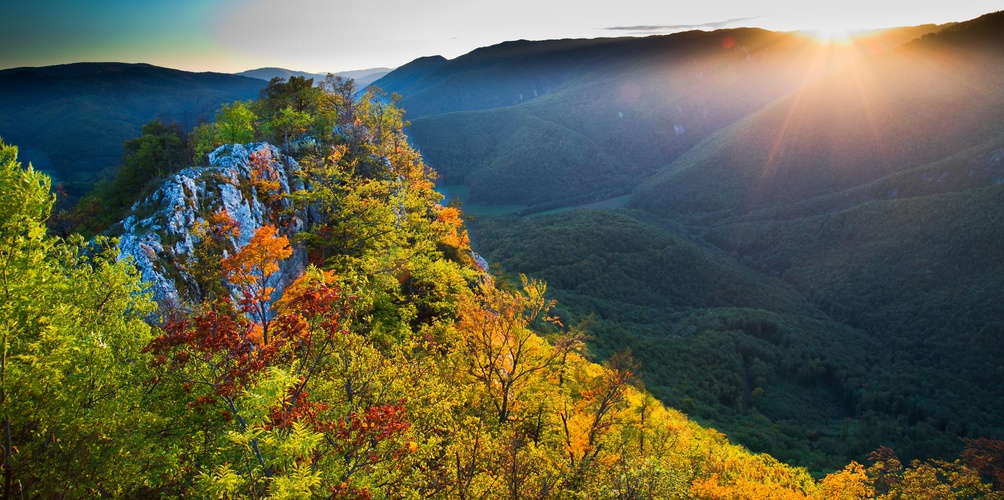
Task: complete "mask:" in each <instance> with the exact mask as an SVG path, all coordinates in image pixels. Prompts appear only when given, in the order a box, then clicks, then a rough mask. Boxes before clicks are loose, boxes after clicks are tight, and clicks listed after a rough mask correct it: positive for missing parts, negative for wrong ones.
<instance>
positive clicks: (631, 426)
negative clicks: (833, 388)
mask: <svg viewBox="0 0 1004 500" xmlns="http://www.w3.org/2000/svg"><path fill="white" fill-rule="evenodd" d="M341 85H345V87H344V88H312V89H313V90H309V92H312V93H315V94H319V93H325V94H324V96H326V97H331V96H332V95H352V94H353V93H352V92H351V90H352V87H351V85H350V84H346V83H344V82H342V83H341ZM283 90H289V89H288V88H279V89H277V93H276V94H275V95H271V96H268V97H262V98H261V99H284V98H303V97H310V96H309V95H307V96H305V95H304V94H302V93H300V92H299V90H300V89H299V88H296V90H297V92H294V93H292V94H291V95H284V94H282V93H281V92H278V91H283ZM328 92H331V93H332V94H328ZM374 99H375V96H374V95H373V94H364V95H363V97H362V98H361V99H360V100H357V101H351V100H336V99H320V100H317V101H316V102H317V103H318V108H317V114H314V113H313V112H312V113H309V114H308V115H309V117H310V118H311V119H312V120H325V119H326V117H328V116H335V117H337V120H338V121H337V127H338V128H337V129H336V130H337V132H333V133H332V134H331V135H330V136H326V137H322V138H321V139H320V141H319V142H314V143H310V144H309V145H308V144H307V143H305V142H298V144H301V146H300V148H299V149H297V150H296V151H295V152H290V151H288V150H287V151H284V148H280V147H277V146H273V145H270V144H267V143H249V144H224V145H222V146H220V147H219V148H217V149H216V150H215V151H213V152H212V153H211V154H210V155H209V164H208V166H202V167H192V168H188V169H184V170H182V171H180V172H178V173H176V174H174V175H172V176H170V177H169V178H167V179H165V180H164V182H163V183H162V184H161V186H160V187H159V189H157V190H156V191H155V192H154V193H153V194H152V195H151V196H150V197H149V198H146V199H144V200H141V202H140V203H137V204H135V205H134V206H133V208H132V210H131V213H130V216H129V217H128V218H127V219H126V220H125V221H123V223H122V224H121V226H120V227H118V229H117V233H118V234H119V235H120V236H121V239H120V240H119V241H118V243H117V244H116V242H114V241H111V240H109V239H107V238H104V237H99V238H95V239H93V240H91V241H84V240H83V239H82V238H80V237H79V235H72V236H70V237H68V238H62V237H59V236H54V235H49V234H46V231H45V225H44V223H45V219H46V217H47V216H48V214H49V213H50V211H51V210H52V205H53V200H52V197H51V196H50V193H49V189H50V179H49V178H47V177H46V176H45V175H43V174H40V173H39V172H36V171H35V170H34V169H32V168H31V167H30V166H29V167H28V168H27V169H25V168H22V167H21V165H20V163H19V162H18V152H17V149H16V148H15V147H12V146H7V145H6V144H2V143H0V204H2V206H3V208H4V210H0V229H2V231H0V259H2V261H3V263H4V269H5V272H4V273H2V274H0V292H2V293H3V296H4V297H5V298H6V300H5V302H4V304H3V307H0V324H2V325H4V330H3V332H4V333H3V341H4V352H5V354H6V355H7V357H6V358H5V362H4V363H3V364H2V365H0V394H2V395H3V397H2V398H0V419H2V421H3V429H4V430H3V434H4V437H5V440H6V441H7V442H8V443H10V445H9V446H7V447H5V449H4V454H3V470H4V481H3V483H2V492H0V493H2V494H3V495H4V496H24V497H32V498H33V497H62V496H76V495H85V496H89V497H104V496H126V497H143V498H147V497H171V498H180V497H185V498H190V497H212V498H283V499H285V498H289V499H292V498H314V497H325V498H355V499H363V498H389V497H395V498H397V497H400V498H404V497H408V498H471V497H477V498H486V499H495V498H499V499H501V498H527V497H532V498H633V497H639V496H643V497H653V498H707V499H725V498H743V499H759V498H790V499H800V500H808V499H830V498H864V497H874V496H879V497H880V498H898V497H900V496H901V495H902V494H903V493H904V492H912V491H938V492H945V493H949V494H956V493H957V494H959V495H965V496H966V497H967V498H987V499H991V498H999V495H998V492H997V491H995V490H994V489H993V488H994V487H995V484H994V482H993V481H995V480H996V479H995V478H997V477H998V476H999V471H1000V468H999V467H998V465H999V464H996V463H995V462H992V461H991V462H988V461H986V460H987V457H988V456H989V457H991V458H992V455H988V453H992V452H993V450H994V449H995V448H994V447H995V446H997V445H998V444H999V443H995V442H987V441H979V442H974V443H972V444H971V445H970V447H969V448H968V449H967V455H965V456H964V458H965V461H962V460H959V461H956V462H951V463H949V462H936V461H923V462H920V461H918V462H913V463H911V464H909V465H907V466H903V464H902V462H901V461H900V460H899V459H898V458H897V457H896V455H895V454H894V453H892V452H891V451H890V450H888V449H879V450H877V451H876V452H875V453H873V454H871V455H870V458H869V465H868V466H867V467H865V466H863V465H861V464H859V463H848V464H845V465H843V466H838V467H837V468H838V469H839V470H837V471H836V472H834V473H832V474H829V475H826V476H825V477H821V478H819V479H816V478H813V477H812V476H811V475H810V474H809V472H808V471H807V470H806V469H804V468H800V467H794V466H790V465H786V464H784V463H782V462H779V461H778V460H777V459H775V458H773V457H771V456H768V455H765V454H756V453H751V452H750V451H748V450H747V449H745V448H743V447H741V446H737V445H735V444H732V443H730V442H729V440H728V439H727V437H726V436H725V435H724V434H722V433H721V432H719V431H716V430H714V429H712V428H706V427H702V426H700V425H698V424H696V423H695V422H693V421H691V420H690V419H688V418H687V417H686V416H685V415H684V414H683V413H680V412H679V411H677V410H673V409H670V408H667V407H666V406H664V405H663V404H660V403H659V402H658V401H656V400H655V399H654V398H653V397H652V396H651V394H650V393H648V392H647V391H646V390H645V389H644V388H643V387H642V385H641V383H640V381H639V378H638V374H637V370H638V366H637V364H636V362H635V361H634V360H633V359H632V357H631V355H630V353H628V352H617V353H615V354H612V355H609V356H605V357H606V359H605V361H603V362H602V363H597V362H594V361H591V360H590V359H591V357H592V355H591V354H590V351H589V349H588V348H586V347H585V345H584V344H583V341H585V340H587V339H588V337H589V336H590V335H591V334H592V333H593V326H592V325H590V324H588V323H567V324H566V323H565V322H563V321H562V319H563V318H561V316H562V313H561V311H560V310H556V309H555V305H556V304H555V302H554V301H553V299H551V298H550V297H551V294H550V293H549V292H548V286H547V284H546V283H544V282H542V281H539V280H536V279H530V278H527V277H525V276H521V277H520V278H519V280H518V282H511V281H506V280H502V279H498V278H497V277H495V276H493V275H492V274H490V273H488V272H487V271H486V269H485V268H484V267H483V265H482V263H481V261H480V259H479V258H477V256H476V254H473V253H472V252H471V249H470V247H469V244H468V243H469V242H468V238H467V233H466V230H465V228H464V225H463V222H462V219H461V218H462V213H461V212H459V211H458V210H457V209H456V208H453V207H444V206H443V205H441V204H439V203H438V202H439V199H440V197H439V196H438V195H436V193H435V192H434V191H433V189H432V187H433V184H432V182H431V177H430V176H431V174H432V171H431V170H430V169H428V168H427V167H426V166H425V165H424V164H423V162H422V160H421V158H420V156H418V155H417V154H416V152H415V151H414V150H411V149H410V148H409V147H407V145H406V142H405V137H404V135H403V132H402V125H403V122H402V121H401V120H400V112H398V111H397V110H395V109H394V108H393V107H391V106H388V105H385V104H383V103H380V102H379V101H376V100H374ZM271 104H275V103H274V102H273V103H271ZM329 106H330V107H329ZM256 107H260V108H262V109H267V107H265V106H256ZM374 130H380V131H381V132H382V133H381V134H379V135H374V134H372V132H373V131H374ZM257 133H262V132H257ZM296 139H298V140H299V139H302V137H299V138H296ZM318 151H325V152H329V153H330V154H328V155H327V156H325V157H324V158H323V159H319V158H321V157H320V156H319V155H318V154H317V153H318ZM593 215H598V216H599V217H601V219H602V218H606V219H605V220H603V222H609V223H612V224H614V225H615V227H619V228H621V234H619V235H615V236H616V237H617V238H618V239H623V240H629V238H630V236H631V235H635V236H641V237H644V233H645V232H646V231H648V230H650V229H656V228H657V226H654V225H652V223H651V222H649V221H647V220H644V219H643V218H635V217H633V216H627V215H625V214H620V213H616V214H613V215H611V214H605V213H603V212H599V213H597V214H593V213H587V212H582V213H573V214H568V215H564V216H557V218H556V219H555V221H556V222H557V223H558V224H559V225H560V226H561V227H563V228H566V229H564V231H566V233H565V236H567V237H568V238H569V239H577V238H575V237H574V234H572V233H573V232H574V231H577V229H576V228H577V227H578V224H577V223H576V221H577V220H580V221H581V220H582V219H588V218H589V217H592V216H593ZM610 217H612V219H611V218H610ZM563 219H565V220H563ZM583 235H584V236H590V235H589V234H588V231H586V232H585V233H583ZM601 243H603V242H601ZM625 243H626V244H628V245H629V246H628V247H626V248H625V249H624V250H626V251H628V252H626V254H629V253H630V252H629V251H630V250H631V247H633V246H635V245H636V243H635V242H633V241H625ZM698 246H699V245H696V244H694V243H693V242H691V241H689V239H688V238H687V237H686V236H685V235H683V234H681V233H679V232H678V231H677V230H675V229H672V228H663V234H662V237H661V238H660V239H658V240H654V241H651V242H650V244H649V245H648V248H647V251H649V252H653V251H654V252H662V253H663V255H664V256H665V258H664V259H663V260H662V261H659V262H657V266H662V265H663V264H666V265H667V266H668V267H669V268H670V271H671V272H672V274H675V275H680V274H683V273H686V272H687V270H688V269H694V268H695V267H700V265H695V264H696V263H698V262H703V263H704V264H701V265H703V267H706V268H715V269H717V270H718V273H719V275H718V277H720V278H722V279H724V278H725V277H726V276H732V277H736V278H737V280H736V281H737V282H736V287H735V289H734V290H730V291H728V293H726V294H725V296H723V294H722V293H720V292H717V291H716V290H715V288H717V287H716V286H710V285H707V284H706V285H705V287H704V293H703V294H701V295H699V296H696V297H690V296H688V295H687V294H675V295H673V300H674V301H681V302H684V303H687V304H688V305H690V306H692V307H693V308H694V309H695V310H694V313H695V314H694V315H693V316H692V317H691V318H688V319H687V320H686V321H687V322H689V323H690V325H689V326H688V327H687V328H685V331H678V332H674V334H675V335H682V336H684V337H692V338H697V339H700V340H698V342H699V343H704V342H710V343H712V344H715V343H717V344H720V345H722V346H728V345H729V344H731V343H732V342H735V344H736V346H737V349H736V350H735V352H730V351H728V350H727V349H719V350H713V349H712V350H708V349H702V348H698V347H696V346H695V345H693V344H691V345H688V346H686V347H683V348H682V349H683V350H686V349H691V350H692V351H693V352H695V353H696V352H704V353H707V354H710V355H712V359H709V360H707V362H708V364H709V366H714V365H716V364H717V363H718V362H719V361H726V360H730V361H736V360H738V359H739V358H742V359H743V360H744V361H746V362H748V363H750V368H751V369H752V370H753V373H754V374H755V375H756V377H757V378H756V379H754V382H755V383H756V384H758V385H757V388H756V389H754V390H753V393H752V394H751V395H750V396H751V398H752V399H751V401H750V402H749V404H755V405H762V407H763V408H764V409H765V411H769V410H768V409H770V408H772V407H774V403H771V401H770V396H768V394H770V393H771V392H772V389H771V388H770V387H772V386H771V385H770V383H769V380H768V379H769V378H770V377H771V374H770V373H768V372H766V371H764V370H763V368H762V365H763V363H762V362H761V361H759V360H760V357H761V356H768V357H769V356H772V355H783V356H787V355H788V354H789V353H790V352H791V351H792V350H794V351H800V350H801V348H800V347H798V346H799V345H801V344H802V342H803V341H804V335H801V332H799V331H797V330H799V329H805V328H806V326H807V325H810V326H811V325H816V326H818V327H819V328H820V330H821V331H823V332H824V333H826V334H832V333H833V331H832V330H828V329H831V328H833V325H830V324H829V323H828V322H827V321H826V319H825V317H823V316H821V315H819V314H818V313H817V312H815V311H813V310H812V308H811V307H810V306H808V305H807V304H806V303H805V301H804V300H801V299H800V297H798V295H797V294H794V293H792V292H791V291H790V289H788V288H787V287H786V286H784V285H783V284H781V283H779V282H777V281H776V280H770V279H765V278H764V277H762V276H758V275H756V274H755V273H752V272H749V271H745V270H742V269H740V268H738V266H737V265H736V264H735V263H733V262H731V261H730V260H729V259H728V258H727V257H725V256H723V255H711V254H708V253H706V252H703V251H701V250H700V249H698V248H697V247H698ZM552 257H558V256H557V255H554V256H552ZM569 257H571V258H575V257H577V256H575V255H570V256H569ZM304 259H305V261H306V263H307V266H306V267H305V268H304V266H303V265H302V264H303V262H304ZM536 260H537V258H536V257H534V261H536ZM542 262H543V264H544V265H545V266H549V267H553V266H555V265H560V258H557V259H552V260H544V261H542ZM613 263H614V265H615V266H616V265H618V264H619V263H618V262H613ZM136 264H139V268H140V269H137V267H136ZM291 264H292V265H291ZM674 265H676V266H678V268H677V269H672V268H673V266H674ZM625 269H630V268H622V270H625ZM140 271H141V272H142V280H143V282H141V280H140V274H139V273H140ZM144 282H145V283H146V284H155V285H156V289H155V290H154V291H155V292H156V293H155V295H154V297H153V298H155V299H156V301H157V302H154V301H153V300H152V298H151V296H150V294H149V293H147V289H146V286H145V285H144ZM705 283H707V282H705ZM172 284H173V285H174V286H170V285H172ZM563 284H564V285H565V286H566V287H567V286H568V283H563ZM650 284H651V285H652V286H651V288H652V289H657V288H658V287H659V284H660V280H658V279H653V280H650ZM161 285H167V286H161ZM607 285H609V286H611V287H616V283H613V282H611V283H607ZM165 292H166V293H165ZM729 294H734V298H736V299H737V300H742V301H744V304H745V306H747V307H746V309H744V310H742V311H726V310H721V311H716V310H714V309H716V308H717V307H718V306H719V305H720V304H721V303H722V301H723V300H725V301H728V300H730V298H729V297H728V296H727V295H729ZM611 296H622V297H623V298H624V299H626V300H631V299H630V298H629V297H628V296H627V295H625V294H624V293H623V291H621V290H616V289H615V290H613V292H612V295H611ZM573 307H574V306H573ZM618 309H619V308H618ZM53 311H58V314H53ZM555 312H557V313H558V317H555V316H554V313H555ZM628 312H630V311H628ZM565 319H567V318H565ZM709 328H710V330H709ZM716 329H717V334H716V332H715V331H712V330H716ZM740 332H741V333H740ZM685 344H686V342H685ZM828 346H829V347H830V349H828V351H830V354H832V355H833V356H834V357H840V356H844V355H848V356H855V355H857V353H853V352H852V353H848V352H845V351H843V350H842V348H841V345H840V344H839V343H837V342H831V343H830V344H828ZM856 347H857V348H859V349H866V347H865V346H863V345H861V344H858V345H856ZM618 350H619V349H618ZM811 354H812V353H807V355H811ZM813 363H816V362H815V361H811V362H810V361H808V360H805V361H804V364H797V363H796V364H795V365H793V367H792V369H795V367H796V366H797V367H798V370H799V372H801V371H802V370H803V369H805V370H808V371H807V372H806V374H805V377H806V381H807V383H809V382H808V381H810V380H816V382H815V384H823V385H824V386H825V385H826V382H825V381H824V380H825V376H823V379H819V374H818V373H815V372H814V370H815V369H814V366H813ZM719 368H721V369H719V370H716V371H715V372H713V373H712V374H711V376H710V377H706V379H710V380H706V381H705V382H711V383H712V384H714V385H719V386H726V387H727V386H729V385H730V384H731V385H733V386H734V385H735V384H734V382H735V381H734V380H732V376H733V374H732V373H729V368H731V367H730V366H725V365H722V366H720V367H719ZM719 377H721V378H719ZM761 377H763V380H761ZM813 377H815V379H813ZM871 377H872V376H871V375H869V380H872V378H871ZM880 378H881V377H879V379H880ZM810 385H811V384H810ZM763 387H767V389H766V392H765V391H764V389H763ZM807 387H809V386H807ZM676 389H678V386H676V384H674V389H673V390H676ZM696 389H697V390H707V391H712V390H715V389H714V388H712V386H711V385H710V384H707V383H703V384H702V386H701V387H698V388H696ZM725 390H726V391H730V392H731V393H732V394H731V395H730V396H731V397H734V401H735V404H739V405H742V404H747V403H746V402H744V395H743V394H742V392H741V389H738V390H737V387H732V388H731V389H725ZM826 391H827V389H825V388H824V389H823V392H824V393H825V392H826ZM687 392H689V390H688V391H687ZM825 397H827V396H824V398H825ZM821 410H822V411H824V412H825V411H826V410H824V409H822V408H821ZM38 429H44V430H45V432H38V431H37V430H38ZM981 474H983V475H985V478H984V476H981ZM995 474H996V475H995ZM996 486H997V487H999V486H1000V485H999V484H998V485H996Z"/></svg>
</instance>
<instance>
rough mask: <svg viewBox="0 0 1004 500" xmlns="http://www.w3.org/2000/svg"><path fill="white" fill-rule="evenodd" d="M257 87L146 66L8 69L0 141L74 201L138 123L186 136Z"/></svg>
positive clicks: (242, 80) (0, 103)
mask: <svg viewBox="0 0 1004 500" xmlns="http://www.w3.org/2000/svg"><path fill="white" fill-rule="evenodd" d="M262 87H264V84H263V83H262V82H261V81H260V80H257V79H253V78H246V77H242V76H236V75H227V74H221V73H190V72H185V71H177V70H172V69H166V68H159V67H156V66H150V65H146V64H120V63H79V64H67V65H61V66H48V67H44V68H15V69H7V70H2V71H0V95H2V96H3V99H0V137H3V138H4V139H5V140H7V141H11V142H13V143H16V144H19V145H20V146H21V148H22V151H23V152H24V154H26V155H29V156H30V157H31V158H32V159H33V162H34V164H35V166H36V167H37V168H39V169H41V170H43V171H45V172H46V173H48V174H50V175H52V176H53V178H54V179H55V181H56V182H57V183H66V184H67V185H68V187H69V188H70V191H71V192H72V194H75V195H80V194H83V193H84V192H86V190H87V189H88V188H89V186H90V184H91V183H92V182H94V180H95V179H96V178H97V176H98V174H99V173H100V172H101V171H102V170H105V169H108V168H110V167H114V166H117V165H118V164H120V162H121V160H122V143H123V142H125V141H126V140H127V139H132V138H134V137H136V136H138V135H139V134H140V128H141V127H142V125H143V124H144V123H147V122H149V121H151V120H153V119H156V118H160V119H161V120H162V121H163V122H164V123H171V122H178V123H179V124H180V125H181V126H182V127H183V128H185V129H190V128H191V127H193V126H195V125H197V124H198V123H200V122H202V121H205V120H209V119H211V118H212V116H213V111H215V110H216V109H217V108H219V106H220V104H222V103H226V102H232V101H236V100H246V99H253V98H255V97H257V96H258V92H259V91H260V90H261V88H262Z"/></svg>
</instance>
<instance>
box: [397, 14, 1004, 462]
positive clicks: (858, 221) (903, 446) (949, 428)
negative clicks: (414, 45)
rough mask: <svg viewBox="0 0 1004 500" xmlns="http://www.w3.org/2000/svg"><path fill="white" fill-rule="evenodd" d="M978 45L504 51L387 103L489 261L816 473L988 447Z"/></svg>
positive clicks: (931, 32)
mask: <svg viewBox="0 0 1004 500" xmlns="http://www.w3.org/2000/svg"><path fill="white" fill-rule="evenodd" d="M1001 33H1004V14H1002V13H995V14H988V15H986V16H982V17H980V18H978V19H974V20H971V21H968V22H963V23H957V24H953V25H949V26H934V25H925V26H918V27H913V28H902V29H897V30H890V31H886V32H881V33H872V34H870V35H869V36H865V37H862V38H859V39H856V40H854V41H852V42H850V43H827V42H825V41H821V40H817V39H813V38H811V37H806V36H804V35H800V34H796V33H772V32H768V31H763V30H757V29H731V30H719V31H714V32H689V33H679V34H675V35H668V36H664V37H651V38H646V39H609V40H596V41H570V40H566V41H548V42H512V43H508V44H501V45H498V46H495V47H488V48H484V49H479V50H478V51H475V52H472V53H470V54H468V55H466V56H463V57H459V58H457V59H454V60H451V61H436V64H435V65H427V66H428V67H427V68H426V70H424V71H421V72H415V73H414V74H413V76H412V77H410V78H409V79H401V80H407V81H408V84H407V85H406V86H402V87H399V89H400V91H401V93H402V96H403V98H402V100H401V102H402V103H403V105H404V107H405V108H406V109H407V110H408V112H409V115H407V117H408V118H410V119H411V121H412V125H411V127H410V128H409V135H410V136H411V138H412V141H413V143H414V144H415V146H416V147H417V148H418V149H420V150H421V151H422V153H423V155H424V157H425V158H426V160H427V161H428V162H429V163H430V164H431V165H432V166H433V167H435V168H436V169H437V170H439V172H440V173H441V178H440V179H441V180H440V182H441V184H442V189H443V190H444V191H445V192H449V193H457V194H459V197H460V201H462V202H463V204H464V206H465V207H467V208H469V211H470V212H473V213H475V216H474V220H473V221H472V222H471V227H472V238H473V239H474V241H475V242H476V243H477V245H476V246H477V248H478V250H479V251H481V252H482V253H483V254H484V255H485V256H486V257H487V258H488V259H489V260H490V261H493V262H496V263H498V264H500V266H501V268H502V269H504V270H506V271H509V272H513V273H520V272H523V273H529V274H530V275H531V276H534V277H540V278H543V279H546V280H547V281H549V282H550V283H551V284H552V287H551V289H552V290H553V292H554V294H555V297H558V298H559V299H560V302H561V303H562V304H564V306H563V309H562V310H561V315H562V317H563V318H568V319H569V320H578V319H583V318H589V317H591V318H592V319H591V321H592V324H593V334H594V340H593V341H592V345H593V346H594V347H596V348H597V349H599V350H601V352H602V351H605V352H612V351H613V350H615V349H617V348H622V347H624V346H631V347H632V349H633V350H634V352H635V353H636V354H637V357H638V358H639V360H640V362H641V366H642V369H643V371H644V373H645V374H646V384H647V386H648V387H650V388H651V389H652V390H653V392H654V393H655V394H656V395H658V396H659V397H660V398H663V400H664V401H667V402H669V403H670V404H671V405H675V406H677V407H680V408H684V409H687V410H688V411H690V412H691V414H692V415H693V416H695V417H696V418H698V419H700V420H701V421H702V422H705V423H708V424H709V425H714V426H715V427H716V428H720V429H723V430H725V431H726V432H728V433H729V435H730V436H732V437H734V438H736V439H737V440H739V441H740V442H743V443H745V444H747V445H748V446H751V447H753V448H754V449H756V450H760V451H769V452H770V453H772V454H774V455H775V456H779V457H781V458H782V459H784V460H788V461H791V462H793V463H799V464H803V465H808V466H810V467H811V468H813V469H814V470H829V469H832V468H834V467H837V466H838V465H837V462H838V461H839V460H837V459H836V457H842V459H841V460H844V461H846V460H848V459H850V458H855V459H862V457H864V456H865V455H866V454H867V453H868V452H869V451H870V450H873V449H875V448H876V447H878V446H881V445H888V446H892V447H893V448H895V449H896V450H897V451H900V452H901V453H903V454H904V455H907V456H911V457H924V456H943V457H951V456H953V455H954V453H956V452H957V451H958V450H959V449H961V448H962V447H963V446H964V442H963V441H962V438H978V437H992V438H1000V437H1002V436H1004V427H1002V424H1004V422H1002V420H1001V418H1000V415H1002V414H1004V406H1002V403H1001V402H1002V401H1004V398H1002V396H1004V393H1002V392H1001V388H1002V387H1004V384H1002V383H1001V381H1002V380H1004V372H1001V367H1000V363H999V362H998V360H999V359H1000V357H1001V355H1002V353H1001V352H1000V349H1001V346H1002V345H1004V337H1002V335H1004V329H1001V327H1000V318H1001V317H1002V316H1004V310H1002V309H1001V304H1004V297H1002V295H1001V292H1000V290H1004V274H1002V273H1001V272H999V270H1000V266H999V265H998V263H999V262H1000V258H1001V257H1000V256H1001V255H1004V254H1002V252H1004V250H1002V247H1001V242H1000V239H999V238H995V237H994V235H997V234H1001V232H1002V230H1004V226H1002V220H1004V218H1002V217H1001V214H1000V207H1001V205H1000V194H1001V184H1000V182H1001V179H1002V178H1004V170H1002V168H1004V167H1002V162H1001V158H1002V151H1004V129H1002V123H1004V122H1002V121H1001V119H1000V116H1002V113H1004V78H1002V74H1001V72H1000V71H999V70H998V69H999V68H1001V67H1002V66H1004V59H1002V53H1004V50H1002V49H1004V40H1002V39H1001V35H1000V34H1001ZM405 68H407V66H406V67H405ZM539 68H546V69H545V70H543V71H540V72H538V71H537V69H539ZM384 81H385V82H386V83H388V87H389V88H390V89H391V90H395V89H397V88H398V87H395V86H396V85H398V81H399V80H395V74H394V73H391V74H390V75H388V76H387V77H385V80H384ZM377 84H380V82H377ZM412 110H415V111H414V114H411V113H413V112H412ZM577 207H591V209H590V210H578V211H576V212H574V213H564V212H566V211H568V210H570V209H572V208H577ZM618 207H619V208H618ZM625 208H626V210H625ZM612 210H616V211H612ZM499 213H509V214H512V215H511V216H509V217H499V216H496V215H493V214H499ZM516 214H522V215H521V216H518V215H516ZM527 214H534V215H532V216H527ZM800 300H801V302H800Z"/></svg>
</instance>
